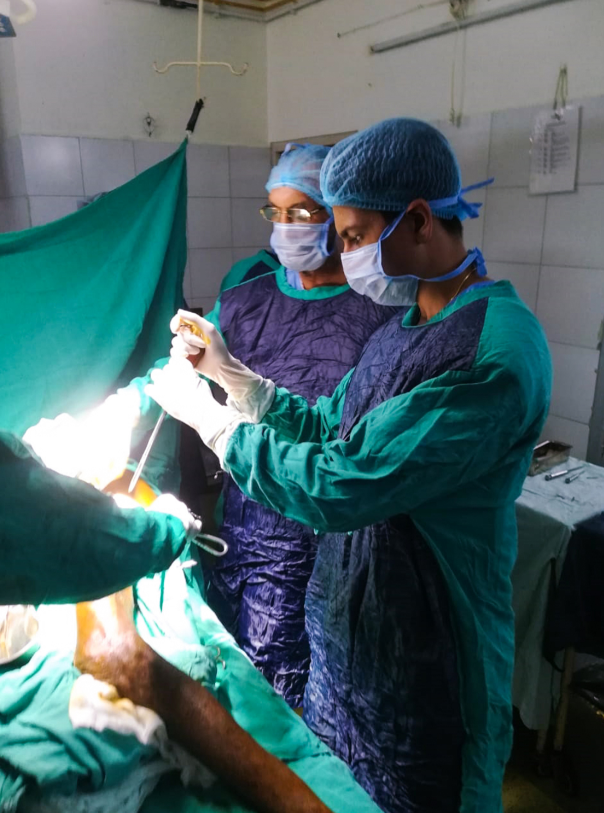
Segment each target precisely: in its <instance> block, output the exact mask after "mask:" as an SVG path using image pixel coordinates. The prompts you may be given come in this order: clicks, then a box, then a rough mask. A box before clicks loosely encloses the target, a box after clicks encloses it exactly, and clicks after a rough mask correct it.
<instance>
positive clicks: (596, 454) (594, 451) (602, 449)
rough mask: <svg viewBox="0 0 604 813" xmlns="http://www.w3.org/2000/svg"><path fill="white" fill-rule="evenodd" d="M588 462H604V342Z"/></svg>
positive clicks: (591, 422)
mask: <svg viewBox="0 0 604 813" xmlns="http://www.w3.org/2000/svg"><path fill="white" fill-rule="evenodd" d="M587 460H588V462H589V463H595V464H596V466H601V465H602V463H603V462H604V342H602V341H601V342H600V359H599V363H598V376H597V378H596V394H595V396H594V403H593V408H592V411H591V420H590V422H589V441H588V443H587Z"/></svg>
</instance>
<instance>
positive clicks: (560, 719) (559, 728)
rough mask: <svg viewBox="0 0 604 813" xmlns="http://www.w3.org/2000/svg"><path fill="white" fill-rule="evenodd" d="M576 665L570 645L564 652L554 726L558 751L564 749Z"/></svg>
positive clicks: (555, 746)
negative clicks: (571, 687)
mask: <svg viewBox="0 0 604 813" xmlns="http://www.w3.org/2000/svg"><path fill="white" fill-rule="evenodd" d="M574 666H575V650H574V648H573V647H569V648H568V649H567V650H566V651H565V652H564V670H563V672H562V685H561V687H560V702H559V703H558V710H557V712H556V723H555V727H554V751H556V752H560V751H562V748H563V746H564V735H565V734H566V721H567V720H568V704H569V702H570V686H571V683H572V682H573V670H574Z"/></svg>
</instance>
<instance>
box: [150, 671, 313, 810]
mask: <svg viewBox="0 0 604 813" xmlns="http://www.w3.org/2000/svg"><path fill="white" fill-rule="evenodd" d="M149 669H150V680H149V685H150V686H152V687H153V696H152V698H150V699H147V703H148V704H149V705H151V704H152V706H151V707H152V708H153V709H154V710H155V711H156V712H157V713H158V714H159V716H160V717H161V718H162V719H163V720H164V722H165V723H166V727H167V730H168V733H169V735H170V737H171V738H172V739H173V740H175V741H176V742H179V743H180V744H181V745H183V746H184V747H185V748H186V749H187V750H188V751H189V752H190V753H191V754H193V756H195V757H196V758H197V759H198V760H199V761H200V762H202V763H203V764H204V765H206V766H207V767H208V768H209V769H210V770H212V771H213V772H214V773H215V774H216V776H218V777H219V778H220V779H222V780H223V781H224V782H226V783H228V785H229V786H230V787H231V788H232V789H233V790H235V791H236V792H237V793H238V794H239V795H240V796H241V797H242V798H244V799H245V800H246V801H247V802H249V803H250V804H251V805H253V807H254V809H255V810H258V811H260V813H329V809H328V808H327V807H326V806H325V805H324V804H323V803H322V802H321V801H320V800H319V799H318V798H317V796H315V794H314V793H313V792H312V791H311V790H310V788H308V787H307V785H305V784H304V782H302V780H301V779H299V778H298V777H297V776H296V775H295V774H294V773H293V771H291V770H290V769H289V768H288V767H287V766H286V765H285V764H284V763H283V762H281V761H280V760H278V759H277V758H276V757H274V756H272V755H271V754H269V753H268V752H267V751H265V750H264V748H262V747H261V746H260V745H258V743H257V742H256V741H255V740H254V739H252V737H250V735H249V734H247V732H245V731H244V730H243V729H242V728H241V727H240V726H239V725H238V724H237V723H236V722H235V721H234V720H233V718H232V717H231V716H230V714H228V712H227V711H225V709H224V708H223V707H222V706H221V705H220V703H219V702H218V701H217V700H216V699H215V698H214V697H213V696H212V695H211V694H210V692H208V691H207V690H206V689H204V688H203V687H202V686H200V685H199V684H198V683H195V681H193V680H191V679H190V678H188V677H186V676H185V675H183V674H182V673H181V672H179V671H178V670H177V669H175V668H174V667H173V666H171V665H170V664H169V663H167V662H166V661H164V660H162V659H161V658H153V659H152V660H151V662H150V665H149Z"/></svg>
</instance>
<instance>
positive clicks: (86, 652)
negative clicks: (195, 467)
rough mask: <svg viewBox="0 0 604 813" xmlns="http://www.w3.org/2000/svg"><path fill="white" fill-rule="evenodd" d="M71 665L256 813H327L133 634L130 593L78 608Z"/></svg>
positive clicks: (213, 701)
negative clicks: (146, 717) (138, 709)
mask: <svg viewBox="0 0 604 813" xmlns="http://www.w3.org/2000/svg"><path fill="white" fill-rule="evenodd" d="M77 619H78V643H77V648H76V653H75V659H74V660H75V665H76V666H77V667H78V669H80V670H81V671H82V672H89V673H90V674H92V675H93V676H94V677H95V678H97V679H98V680H103V681H106V682H107V683H111V684H112V685H114V686H115V687H116V688H117V690H118V692H119V693H120V695H121V696H122V697H127V698H129V699H130V700H132V702H133V703H136V704H137V705H139V706H146V707H147V708H150V709H153V710H154V711H155V712H157V714H159V716H160V717H161V718H162V719H163V721H164V723H165V724H166V728H167V730H168V734H169V735H170V737H171V738H172V739H173V740H175V741H176V742H179V743H180V744H181V745H184V746H185V748H187V750H188V751H189V753H191V754H192V755H193V756H194V757H196V758H197V759H198V760H199V761H200V762H202V763H203V764H204V765H206V766H207V767H208V768H210V770H212V771H213V772H214V773H215V774H216V776H218V777H219V778H220V779H222V780H223V781H224V782H225V783H227V784H228V785H229V786H230V787H231V788H232V789H233V790H235V791H236V792H238V793H239V794H240V795H241V796H242V797H243V798H244V799H246V800H247V801H248V802H250V803H251V804H252V805H253V806H254V808H255V809H256V810H258V811H259V812H260V813H329V810H328V808H327V807H325V805H324V804H323V803H322V802H321V801H320V800H319V799H318V798H317V797H316V796H315V794H314V793H313V792H312V791H311V790H310V788H308V787H307V786H306V785H305V784H304V783H303V782H302V780H301V779H299V778H298V777H297V776H296V775H295V774H294V773H293V772H292V771H291V770H290V769H289V768H288V767H287V766H286V765H285V764H284V763H282V762H281V761H280V760H278V759H277V758H276V757H274V756H272V755H271V754H269V753H268V751H265V750H264V748H262V747H261V746H260V745H258V743H257V742H256V741H255V740H254V739H252V737H250V736H249V734H247V733H246V732H245V731H244V730H243V729H242V728H241V727H240V726H239V725H237V723H236V722H235V721H234V720H233V718H232V717H231V716H230V715H229V714H228V713H227V712H226V711H225V710H224V709H223V707H222V706H221V705H220V703H219V702H218V701H217V700H216V699H215V698H214V697H213V696H212V695H211V694H210V692H208V691H207V690H206V689H205V688H204V687H203V686H201V685H200V684H199V683H196V682H195V681H194V680H192V679H191V678H189V677H187V676H186V675H184V674H183V673H182V672H179V671H178V669H176V668H174V667H173V666H172V665H171V664H169V663H168V662H167V661H165V660H163V658H160V656H159V655H157V654H156V653H155V652H154V651H153V650H152V649H151V647H149V646H147V644H146V643H145V642H144V641H143V640H142V638H141V637H140V636H139V635H138V633H137V632H136V629H135V626H134V621H133V598H132V590H131V589H128V590H123V591H122V592H120V593H116V594H115V595H113V596H109V597H108V598H105V599H101V600H100V601H91V602H87V603H83V604H78V605H77Z"/></svg>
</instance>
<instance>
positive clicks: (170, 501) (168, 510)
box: [146, 494, 201, 539]
mask: <svg viewBox="0 0 604 813" xmlns="http://www.w3.org/2000/svg"><path fill="white" fill-rule="evenodd" d="M146 510H147V511H151V512H153V511H155V512H157V513H158V514H171V515H172V516H173V517H176V518H177V519H179V520H180V521H181V522H182V524H183V525H184V526H185V531H186V532H187V537H188V538H189V539H190V538H191V537H193V536H197V534H199V533H201V520H200V519H197V517H194V516H193V514H192V513H191V512H190V511H189V509H188V508H187V506H186V505H185V504H184V502H181V501H180V500H178V499H177V498H176V497H175V496H174V495H173V494H162V495H161V496H159V497H158V498H157V499H156V500H154V501H153V502H152V503H151V505H150V506H149V507H148V508H147V509H146Z"/></svg>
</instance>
